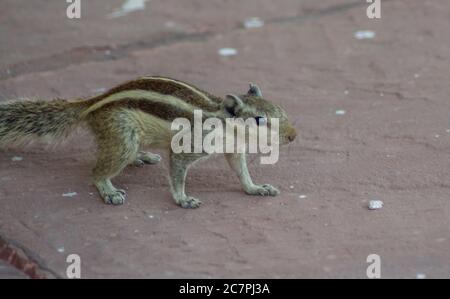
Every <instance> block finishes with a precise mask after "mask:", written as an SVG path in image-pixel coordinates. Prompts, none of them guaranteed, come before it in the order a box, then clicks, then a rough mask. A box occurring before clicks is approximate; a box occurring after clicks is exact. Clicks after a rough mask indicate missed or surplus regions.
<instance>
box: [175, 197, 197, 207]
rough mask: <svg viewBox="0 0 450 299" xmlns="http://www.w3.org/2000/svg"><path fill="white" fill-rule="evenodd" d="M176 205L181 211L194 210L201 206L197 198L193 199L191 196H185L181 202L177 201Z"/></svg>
mask: <svg viewBox="0 0 450 299" xmlns="http://www.w3.org/2000/svg"><path fill="white" fill-rule="evenodd" d="M178 204H179V205H180V206H181V207H182V208H183V209H196V208H198V207H200V206H201V204H202V202H201V201H200V200H199V199H197V198H194V197H191V196H186V197H185V198H183V199H182V200H179V201H178Z"/></svg>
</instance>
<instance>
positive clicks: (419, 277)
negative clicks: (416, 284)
mask: <svg viewBox="0 0 450 299" xmlns="http://www.w3.org/2000/svg"><path fill="white" fill-rule="evenodd" d="M416 278H417V279H425V278H427V276H426V275H425V274H423V273H417V274H416Z"/></svg>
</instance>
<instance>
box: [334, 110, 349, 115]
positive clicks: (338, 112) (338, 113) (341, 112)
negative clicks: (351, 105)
mask: <svg viewBox="0 0 450 299" xmlns="http://www.w3.org/2000/svg"><path fill="white" fill-rule="evenodd" d="M335 114H336V115H345V114H347V111H345V110H336V112H335Z"/></svg>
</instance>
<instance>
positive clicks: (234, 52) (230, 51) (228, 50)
mask: <svg viewBox="0 0 450 299" xmlns="http://www.w3.org/2000/svg"><path fill="white" fill-rule="evenodd" d="M237 53H238V51H237V50H236V49H234V48H222V49H220V50H219V55H220V56H225V57H228V56H234V55H237Z"/></svg>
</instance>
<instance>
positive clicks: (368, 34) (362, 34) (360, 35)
mask: <svg viewBox="0 0 450 299" xmlns="http://www.w3.org/2000/svg"><path fill="white" fill-rule="evenodd" d="M374 37H375V32H373V31H370V30H360V31H356V32H355V38H356V39H372V38H374Z"/></svg>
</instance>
